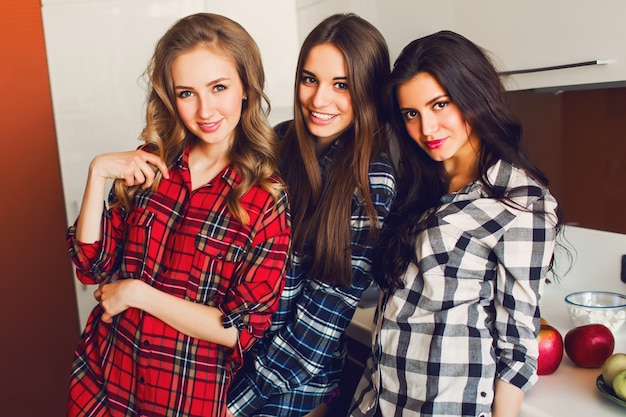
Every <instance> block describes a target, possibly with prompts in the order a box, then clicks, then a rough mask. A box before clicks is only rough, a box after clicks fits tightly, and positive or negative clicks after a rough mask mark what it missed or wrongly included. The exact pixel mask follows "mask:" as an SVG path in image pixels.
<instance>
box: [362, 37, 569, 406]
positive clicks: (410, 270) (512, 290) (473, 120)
mask: <svg viewBox="0 0 626 417" xmlns="http://www.w3.org/2000/svg"><path fill="white" fill-rule="evenodd" d="M461 57H462V58H461ZM390 94H391V95H392V97H393V100H394V111H395V115H394V120H395V124H396V130H397V132H398V135H399V136H400V138H399V141H400V149H401V152H400V154H401V161H400V168H399V170H398V178H399V180H398V197H397V200H396V202H395V204H394V208H393V209H392V212H391V213H390V215H389V218H388V220H387V223H386V227H385V229H384V231H383V232H382V235H381V238H380V240H379V246H378V248H377V250H376V251H375V252H374V253H375V255H376V258H375V266H374V277H375V279H376V281H377V282H378V284H379V285H380V286H381V287H382V288H383V297H381V299H380V301H379V305H378V307H377V312H376V320H375V321H376V323H375V331H374V335H373V349H372V355H371V357H370V360H369V361H368V365H367V366H366V370H365V372H364V375H363V378H362V379H361V382H360V384H359V387H358V388H357V392H356V393H355V397H354V401H353V410H352V414H351V415H352V416H396V415H403V416H409V415H410V416H496V417H503V416H517V414H518V412H519V409H520V406H521V402H522V400H523V397H524V392H525V391H527V390H528V389H530V388H531V386H532V385H533V384H534V383H535V381H536V380H537V374H536V369H537V356H538V347H537V341H536V334H537V331H538V329H539V319H540V312H539V299H540V297H541V294H542V291H543V288H544V284H545V282H546V274H547V272H548V271H549V269H550V267H551V264H552V258H553V251H554V247H555V238H556V234H557V230H558V225H559V221H558V218H557V214H556V211H557V203H556V201H555V199H554V198H553V196H552V195H551V194H550V192H549V191H548V188H547V180H546V178H545V177H544V176H543V175H542V173H541V172H540V171H539V170H538V169H537V168H535V166H533V164H531V162H530V161H529V160H528V158H527V156H526V153H525V152H524V148H523V146H522V141H521V133H522V131H521V126H520V124H519V123H518V122H517V121H516V119H515V118H514V116H513V115H512V114H511V113H510V111H509V110H508V107H507V103H506V98H505V95H504V89H503V87H502V84H501V81H500V79H499V77H498V74H497V72H496V70H495V69H494V67H493V66H492V64H491V63H490V61H489V60H488V58H487V57H486V55H485V53H484V52H483V51H482V50H481V48H479V47H478V46H476V45H475V44H473V43H472V42H470V41H469V40H468V39H466V38H464V37H462V36H460V35H458V34H456V33H453V32H449V31H444V32H439V33H436V34H433V35H430V36H426V37H424V38H421V39H418V40H415V41H413V42H411V43H410V44H409V45H408V46H406V48H405V49H404V50H403V51H402V53H401V54H400V56H399V58H398V59H397V61H396V63H395V66H394V69H393V72H392V76H391V88H390Z"/></svg>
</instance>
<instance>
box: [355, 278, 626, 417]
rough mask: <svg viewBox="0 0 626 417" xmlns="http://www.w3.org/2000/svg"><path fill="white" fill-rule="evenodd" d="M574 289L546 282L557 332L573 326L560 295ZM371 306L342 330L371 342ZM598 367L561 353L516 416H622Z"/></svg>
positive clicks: (545, 309) (620, 337) (549, 316)
mask: <svg viewBox="0 0 626 417" xmlns="http://www.w3.org/2000/svg"><path fill="white" fill-rule="evenodd" d="M573 291H578V289H572V288H567V287H564V286H561V285H559V284H556V283H553V284H549V285H547V286H546V289H545V291H544V295H543V298H542V299H541V315H542V317H543V318H545V319H546V320H547V321H548V323H549V324H550V325H552V326H554V327H556V328H557V329H558V330H559V332H560V333H561V335H562V336H563V337H565V334H566V333H567V332H568V331H569V330H570V329H572V328H573V327H574V325H573V324H572V322H571V321H570V318H569V316H568V313H567V307H566V305H565V301H564V298H565V296H566V295H567V294H569V293H570V292H573ZM374 311H375V307H368V308H358V309H357V311H356V312H355V314H354V317H353V319H352V323H351V324H350V326H349V327H348V329H347V331H346V333H347V335H348V336H349V337H351V338H353V339H355V340H357V341H359V342H361V343H363V344H365V345H369V344H370V343H371V336H370V335H371V328H372V323H373V317H374ZM614 352H624V353H626V325H624V326H622V328H621V329H620V330H619V331H618V332H617V333H616V335H615V349H614ZM600 373H601V370H600V369H585V368H579V367H577V366H576V365H574V364H573V362H572V361H571V360H570V359H569V358H568V357H567V354H566V353H565V352H564V353H563V361H562V362H561V365H560V366H559V368H558V369H557V370H556V372H555V373H553V374H551V375H541V376H539V381H538V382H537V384H536V385H535V386H534V387H533V388H532V389H531V391H530V392H528V393H527V394H526V398H525V399H524V403H523V404H522V411H521V412H520V415H519V417H561V416H570V417H579V416H580V417H583V416H584V417H590V416H592V417H624V416H625V415H626V408H625V407H622V406H620V405H618V404H616V403H614V402H612V401H610V400H609V399H607V398H605V397H604V396H603V395H602V393H601V392H600V391H599V390H598V388H597V387H596V378H597V377H598V375H600Z"/></svg>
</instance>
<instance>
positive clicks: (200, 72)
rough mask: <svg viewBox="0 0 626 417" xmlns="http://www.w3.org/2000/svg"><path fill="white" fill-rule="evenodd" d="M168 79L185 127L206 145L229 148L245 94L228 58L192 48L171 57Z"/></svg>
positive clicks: (203, 49)
mask: <svg viewBox="0 0 626 417" xmlns="http://www.w3.org/2000/svg"><path fill="white" fill-rule="evenodd" d="M172 78H173V81H174V91H175V93H176V108H177V109H178V113H179V115H180V118H181V120H182V121H183V123H184V124H185V126H186V127H187V129H189V130H190V131H191V133H193V134H194V135H195V136H197V137H198V138H199V139H200V140H201V141H202V142H203V143H205V144H207V145H211V146H218V147H219V148H220V149H222V150H228V149H230V145H231V144H232V141H233V139H234V136H235V133H234V132H235V128H236V127H237V124H238V123H239V120H240V119H241V109H242V101H243V99H244V95H245V92H244V88H243V84H242V82H241V79H240V78H239V73H238V72H237V68H236V67H235V64H234V63H233V62H232V60H231V59H229V58H228V57H226V56H225V55H223V54H221V53H218V52H217V51H215V50H213V49H208V48H206V47H196V48H193V49H190V50H188V51H185V52H183V53H181V54H180V55H178V56H177V57H176V58H175V59H174V61H173V62H172Z"/></svg>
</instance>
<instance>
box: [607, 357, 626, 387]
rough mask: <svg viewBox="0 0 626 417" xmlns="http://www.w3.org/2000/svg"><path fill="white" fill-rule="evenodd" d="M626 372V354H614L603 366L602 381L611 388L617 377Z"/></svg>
mask: <svg viewBox="0 0 626 417" xmlns="http://www.w3.org/2000/svg"><path fill="white" fill-rule="evenodd" d="M623 370H626V353H614V354H612V355H611V356H609V357H608V359H607V360H606V361H604V364H603V365H602V379H604V383H605V384H607V385H608V386H609V387H612V386H613V379H614V378H615V375H617V374H619V373H620V372H622V371H623Z"/></svg>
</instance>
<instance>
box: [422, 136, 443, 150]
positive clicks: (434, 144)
mask: <svg viewBox="0 0 626 417" xmlns="http://www.w3.org/2000/svg"><path fill="white" fill-rule="evenodd" d="M446 139H447V138H446ZM446 139H435V140H427V141H426V146H428V149H438V148H441V147H442V146H443V144H444V143H445V141H446Z"/></svg>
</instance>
